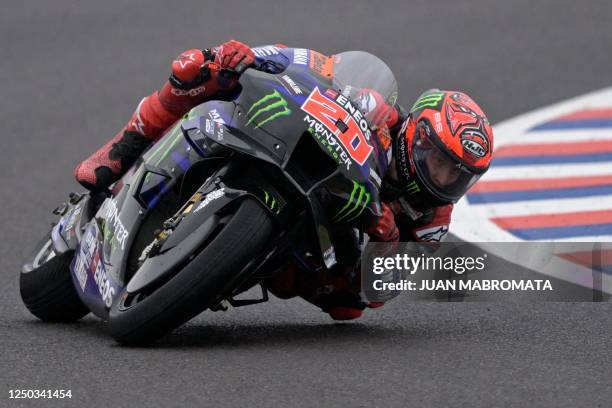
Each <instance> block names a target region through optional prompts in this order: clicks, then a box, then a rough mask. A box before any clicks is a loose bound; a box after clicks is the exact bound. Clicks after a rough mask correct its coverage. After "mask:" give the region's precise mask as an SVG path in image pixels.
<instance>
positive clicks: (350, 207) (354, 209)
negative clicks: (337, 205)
mask: <svg viewBox="0 0 612 408" xmlns="http://www.w3.org/2000/svg"><path fill="white" fill-rule="evenodd" d="M355 196H357V197H355ZM370 198H371V197H370V193H366V189H365V186H363V185H361V184H359V183H357V182H356V181H353V192H352V193H351V196H350V198H349V200H348V202H347V203H346V205H345V206H344V207H342V208H341V209H340V211H338V213H337V214H336V215H335V217H334V219H333V221H334V222H340V221H342V220H345V221H347V222H348V221H351V220H354V219H355V218H357V217H359V216H360V215H361V213H363V210H365V209H366V207H367V206H368V204H369V203H370ZM349 216H350V218H349Z"/></svg>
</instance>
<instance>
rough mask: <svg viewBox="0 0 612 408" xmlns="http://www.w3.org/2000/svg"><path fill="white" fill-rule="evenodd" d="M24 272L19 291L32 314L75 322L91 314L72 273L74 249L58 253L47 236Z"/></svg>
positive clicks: (21, 276) (47, 319)
mask: <svg viewBox="0 0 612 408" xmlns="http://www.w3.org/2000/svg"><path fill="white" fill-rule="evenodd" d="M36 248H37V249H36V250H35V251H34V253H33V254H32V256H31V260H30V261H29V262H28V263H27V265H26V267H24V269H23V270H22V271H21V274H20V277H19V291H20V294H21V299H22V300H23V303H24V304H25V306H26V307H27V308H28V310H29V311H30V313H32V314H33V315H34V316H36V317H38V318H39V319H41V320H43V321H46V322H63V323H67V322H74V321H76V320H79V319H80V318H82V317H84V316H85V315H87V314H88V313H89V310H88V309H87V307H85V305H84V304H83V302H82V301H81V299H80V298H79V295H78V294H77V291H76V289H75V287H74V284H73V282H72V277H71V276H70V263H71V262H72V258H73V257H74V251H68V252H65V253H63V254H56V253H55V252H54V249H53V242H52V241H51V238H50V237H46V238H44V239H43V240H42V241H41V242H40V243H39V245H37V247H36Z"/></svg>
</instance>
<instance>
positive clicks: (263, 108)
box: [246, 90, 291, 129]
mask: <svg viewBox="0 0 612 408" xmlns="http://www.w3.org/2000/svg"><path fill="white" fill-rule="evenodd" d="M255 109H256V110H255ZM268 112H270V113H272V114H271V115H270V116H267V113H268ZM251 113H252V114H251ZM290 114H291V109H289V108H288V107H287V101H286V100H285V99H284V98H283V97H282V96H281V94H280V93H279V92H278V91H277V90H274V92H272V93H271V94H268V95H266V96H264V97H263V98H261V99H260V100H258V101H257V102H255V103H254V104H253V105H251V109H249V111H248V112H247V117H248V118H249V120H248V122H247V123H246V124H247V125H249V124H251V123H254V124H255V125H256V126H255V129H257V128H259V127H261V126H263V125H264V124H266V123H268V122H270V121H272V120H274V119H276V118H278V117H279V116H288V115H290ZM266 116H267V117H266Z"/></svg>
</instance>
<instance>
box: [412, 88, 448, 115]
mask: <svg viewBox="0 0 612 408" xmlns="http://www.w3.org/2000/svg"><path fill="white" fill-rule="evenodd" d="M443 97H444V92H433V93H428V94H426V95H423V96H421V97H420V98H419V99H417V101H416V102H415V103H414V105H413V106H412V108H411V109H410V112H414V111H415V110H418V109H423V108H425V107H430V108H433V107H436V106H438V103H440V101H441V100H442V98H443Z"/></svg>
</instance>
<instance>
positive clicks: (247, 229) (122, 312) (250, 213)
mask: <svg viewBox="0 0 612 408" xmlns="http://www.w3.org/2000/svg"><path fill="white" fill-rule="evenodd" d="M272 231H273V220H272V218H271V216H270V215H269V214H268V212H267V211H266V210H265V209H264V208H263V206H262V205H261V204H260V203H259V202H257V201H256V200H254V199H252V198H246V199H245V200H244V201H242V202H241V203H240V205H239V207H238V209H237V210H236V212H235V213H234V214H233V216H232V217H231V219H230V220H229V221H228V223H227V224H226V225H225V226H224V227H223V229H221V231H220V232H219V233H218V235H216V237H214V239H213V240H212V241H211V242H210V243H209V244H208V246H206V247H205V248H203V249H202V251H201V252H200V253H198V254H196V255H195V257H194V258H193V259H192V260H191V261H190V262H189V263H188V264H187V265H186V266H185V267H184V268H183V269H182V270H181V271H179V272H178V273H177V274H176V275H174V276H173V277H172V278H171V279H170V280H168V281H167V282H166V283H164V284H163V285H162V286H160V287H159V288H157V289H155V290H154V291H153V292H152V293H147V294H146V295H143V297H144V298H143V299H142V300H138V299H137V300H136V301H132V302H130V304H128V301H127V299H128V298H131V299H134V296H138V294H128V293H127V292H126V291H124V292H122V293H121V294H120V295H119V296H118V300H117V301H116V302H115V303H114V304H113V306H112V307H111V310H110V313H109V329H110V332H111V335H112V336H113V337H114V338H115V340H117V341H118V342H119V343H121V344H123V345H129V346H138V345H146V344H150V343H151V342H153V341H154V340H156V339H158V338H160V337H162V336H164V335H166V334H168V333H169V332H171V331H172V330H174V329H175V328H177V327H179V326H180V325H182V324H183V323H185V322H187V321H188V320H190V319H191V318H193V317H194V316H196V315H198V314H199V313H201V312H202V311H204V310H205V309H207V308H209V307H211V306H213V303H214V302H216V301H217V299H218V298H219V296H220V295H222V294H223V293H222V292H223V291H224V290H227V286H228V283H230V282H233V281H234V280H239V279H240V278H242V277H241V276H239V275H240V272H241V271H242V269H243V267H244V266H245V265H247V264H248V262H249V261H250V260H251V259H252V258H253V257H255V256H256V255H258V254H259V251H261V250H262V249H263V247H264V246H265V245H266V243H267V241H268V239H269V238H270V236H271V234H272Z"/></svg>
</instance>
